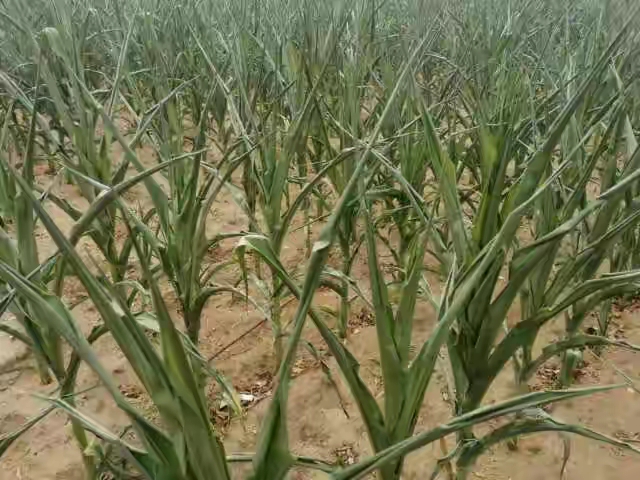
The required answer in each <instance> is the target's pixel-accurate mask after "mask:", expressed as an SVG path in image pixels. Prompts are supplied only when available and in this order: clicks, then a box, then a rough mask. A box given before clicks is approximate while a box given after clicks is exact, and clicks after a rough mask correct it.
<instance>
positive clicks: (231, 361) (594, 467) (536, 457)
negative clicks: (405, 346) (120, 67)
mask: <svg viewBox="0 0 640 480" xmlns="http://www.w3.org/2000/svg"><path fill="white" fill-rule="evenodd" d="M147 153H148V152H147ZM39 178H40V179H41V181H42V182H44V183H46V182H48V181H50V177H46V176H45V175H44V173H41V175H40V176H39ZM56 189H57V191H58V193H60V194H61V195H62V196H64V197H65V198H67V199H68V200H70V201H72V202H74V203H75V204H77V205H78V206H79V207H83V206H84V205H83V202H82V200H81V198H80V197H79V194H78V192H77V191H76V189H75V187H73V186H70V185H59V186H58V187H56ZM142 195H143V191H142V190H141V189H138V190H135V191H134V192H132V193H130V194H127V200H128V201H130V202H135V201H141V202H144V197H143V196H142ZM49 209H50V212H51V213H52V214H53V215H54V217H55V218H56V220H58V221H60V222H61V224H62V225H63V226H64V228H65V229H68V228H70V226H71V224H72V222H71V221H70V220H69V219H68V217H67V216H66V215H65V214H64V213H63V212H61V211H60V210H58V209H56V208H55V207H53V206H50V207H49ZM214 209H215V210H214V212H213V214H212V216H211V232H215V231H232V230H239V229H240V228H243V227H244V226H245V221H244V219H243V216H242V214H241V213H240V211H239V210H238V208H237V207H236V206H235V205H234V204H233V202H232V200H231V197H230V196H228V195H223V196H222V197H221V198H220V200H219V201H218V202H217V203H216V205H215V207H214ZM299 223H301V222H299ZM38 243H39V246H40V253H41V256H42V257H43V258H44V257H45V256H46V255H48V254H50V253H52V252H53V246H52V244H51V242H50V240H49V238H48V236H47V235H46V233H45V232H41V233H40V234H39V235H38ZM93 248H94V247H93V246H92V245H91V244H90V243H89V242H86V241H85V242H83V243H82V244H81V245H80V247H79V251H81V252H84V253H85V254H87V253H90V252H91V251H92V249H93ZM232 248H233V243H230V244H225V245H224V246H223V247H222V248H221V250H220V251H219V252H216V255H220V256H221V258H222V257H224V256H227V255H229V254H230V252H231V249H232ZM284 256H285V259H286V263H287V264H288V265H289V266H296V265H304V258H305V252H304V232H303V230H298V231H296V232H294V233H293V234H292V235H290V236H289V237H288V243H287V245H286V247H285V252H284ZM383 261H384V260H383ZM355 276H356V277H359V278H360V279H361V280H366V278H365V277H366V266H365V265H364V262H363V261H362V260H360V262H359V263H358V264H357V265H356V267H355ZM365 284H366V282H365ZM166 292H167V299H168V301H169V303H170V304H171V305H172V306H173V307H174V308H176V309H177V306H176V303H175V299H173V300H172V294H171V292H170V289H169V288H166ZM82 295H83V291H82V288H81V286H80V285H79V284H78V282H77V281H73V280H70V281H69V282H68V283H67V285H66V288H65V300H66V301H67V302H68V303H70V304H72V303H75V301H77V300H78V299H79V298H81V297H82ZM316 303H317V304H319V305H325V306H330V307H333V308H337V306H338V300H337V298H336V297H335V296H334V295H333V294H331V293H329V292H319V293H318V294H317V297H316ZM293 308H294V305H290V306H289V307H287V308H286V309H285V318H290V317H291V315H292V314H293ZM365 313H366V312H365ZM74 314H75V316H76V318H77V319H78V320H79V322H80V323H81V325H82V326H83V328H85V329H86V331H89V329H90V328H91V327H92V326H93V325H95V324H97V323H98V322H99V318H98V316H97V313H96V311H95V309H94V308H93V307H92V305H91V304H90V303H89V302H84V303H81V304H80V305H78V306H77V307H76V308H75V309H74ZM359 314H360V306H358V305H356V306H355V307H354V309H353V311H352V319H351V320H352V322H353V325H354V326H353V328H352V331H351V336H350V339H349V348H350V349H351V350H352V352H353V353H354V354H355V356H356V357H357V358H358V360H359V361H360V363H361V370H362V373H363V377H364V379H365V381H366V382H367V384H369V385H373V386H374V387H373V389H374V391H375V393H376V395H377V396H378V398H379V399H380V400H382V398H381V391H382V385H381V383H382V382H381V378H380V375H379V371H378V370H379V369H378V360H377V353H376V351H377V341H376V336H375V329H374V327H373V326H371V325H367V324H366V323H367V322H362V315H359ZM365 316H366V315H365ZM176 317H177V315H176ZM260 320H261V316H260V314H259V313H258V312H256V311H255V310H253V309H252V308H249V307H248V306H246V305H245V304H244V303H243V302H232V300H231V299H230V298H229V297H214V298H213V299H212V300H211V301H210V302H209V303H208V305H207V307H206V309H205V311H204V314H203V331H202V337H201V338H202V340H201V342H202V343H201V350H202V352H203V354H204V355H205V356H210V355H213V354H214V353H216V352H219V350H220V348H222V347H223V346H225V345H227V344H228V343H229V342H231V341H233V340H234V339H235V338H237V337H238V335H239V334H240V333H241V332H243V331H246V330H248V329H250V328H252V327H254V326H255V325H256V324H257V323H258V322H259V321H260ZM639 321H640V313H636V312H635V311H633V310H628V311H624V312H622V313H621V315H620V316H619V318H617V319H616V327H615V328H616V333H617V334H618V335H619V336H621V337H622V338H624V339H626V340H628V341H629V342H631V343H636V344H640V326H639ZM433 323H434V312H433V311H432V309H431V308H430V307H428V306H427V305H419V306H418V311H417V315H416V327H415V329H416V332H415V341H416V343H417V342H419V341H420V340H421V339H424V338H426V336H427V335H428V333H429V331H430V330H431V328H432V327H433ZM560 334H561V331H560V330H553V329H549V330H548V331H545V332H544V336H545V337H546V338H549V339H550V338H552V337H554V336H558V335H560ZM306 335H307V337H308V338H309V339H310V340H312V341H314V342H316V343H317V345H318V346H319V347H321V346H322V345H321V342H318V341H317V334H315V332H314V331H313V330H312V329H311V328H309V329H308V331H307V332H306ZM95 348H96V350H97V351H98V354H99V356H100V358H101V360H102V361H103V363H104V364H105V366H106V367H107V368H108V369H109V370H110V371H111V372H112V373H113V375H114V376H115V377H116V378H117V380H118V381H119V382H120V385H121V389H122V391H123V392H125V394H126V395H127V396H128V397H129V398H130V399H131V401H132V402H133V403H135V404H136V405H138V406H139V407H140V408H141V409H147V410H148V413H149V414H150V415H153V411H152V409H151V408H150V406H149V404H148V402H147V401H146V400H145V398H144V395H143V394H142V391H141V389H140V388H139V387H138V385H137V382H136V379H135V378H134V376H133V375H132V374H131V372H130V371H129V370H128V368H127V363H126V360H125V359H124V357H123V356H122V354H121V353H120V352H119V350H118V349H117V347H116V346H115V344H114V342H113V341H112V340H111V339H110V338H108V337H103V338H102V339H101V340H99V341H98V342H97V343H96V344H95ZM587 360H588V366H587V367H586V368H585V369H584V370H583V374H582V375H581V376H580V377H579V379H578V383H579V384H583V385H587V384H592V383H601V384H605V383H617V382H621V381H622V378H621V376H620V375H619V374H618V373H616V369H621V370H622V371H624V372H626V373H627V374H628V375H630V376H631V377H634V376H635V375H636V372H637V370H636V369H640V357H638V355H635V354H633V353H630V352H627V351H613V350H612V351H608V352H606V353H605V355H604V357H603V358H602V359H597V358H595V357H593V356H591V357H589V356H588V357H587ZM328 364H329V366H331V367H332V369H333V371H334V373H335V368H334V366H333V364H332V361H331V360H328ZM216 366H217V367H218V368H219V369H220V370H221V371H222V372H224V374H225V375H226V376H227V377H228V378H229V379H230V380H231V381H232V382H233V384H234V385H235V387H236V388H237V390H238V391H240V392H248V393H252V394H253V395H255V396H256V398H258V399H259V400H258V401H255V402H253V403H252V404H251V405H250V406H249V408H248V409H247V411H246V414H245V416H244V417H243V418H239V419H234V420H232V421H231V422H230V423H228V424H226V425H225V424H224V422H222V421H221V420H220V418H218V421H220V423H221V429H222V430H223V432H224V441H225V445H226V447H227V451H228V452H229V453H240V452H251V451H252V449H253V448H254V445H255V441H256V435H257V431H258V430H259V427H260V422H261V419H262V417H263V415H264V413H265V411H266V408H267V406H268V398H269V395H270V391H271V390H270V389H271V372H272V369H273V358H272V340H271V333H270V328H269V326H268V325H267V324H263V325H262V326H260V327H258V328H256V329H255V330H254V331H253V332H252V333H251V334H249V335H247V336H246V337H245V338H244V339H242V341H240V342H237V343H235V344H234V345H233V346H231V347H230V348H228V349H227V350H226V351H224V352H223V353H222V354H220V355H219V356H218V357H217V359H216ZM295 374H296V379H295V380H294V381H293V383H292V388H291V394H290V401H289V417H288V418H289V426H290V440H291V445H292V447H293V449H294V451H295V453H297V454H300V455H308V456H313V457H317V458H321V459H325V460H327V461H338V460H340V461H343V462H345V463H350V462H353V461H355V460H357V459H358V458H363V457H365V456H367V455H369V454H370V453H371V451H370V449H369V446H368V440H367V437H366V432H365V429H364V426H363V425H362V422H361V421H360V419H359V417H358V413H357V410H356V408H355V406H354V405H353V403H352V402H351V401H350V399H349V394H348V392H347V390H346V389H345V387H344V385H343V384H341V383H340V380H339V377H338V375H337V373H336V374H335V375H334V376H335V378H337V379H338V380H337V381H338V383H339V387H338V390H336V389H335V388H334V387H333V386H332V385H331V384H330V383H329V382H328V381H327V379H326V377H325V375H324V374H323V373H322V371H321V369H320V366H319V365H318V363H317V362H316V361H315V360H313V359H312V358H311V357H310V356H309V355H306V354H301V355H300V360H299V361H298V363H297V364H296V369H295ZM543 374H544V375H541V376H539V377H538V378H537V379H536V382H538V383H541V384H542V383H545V382H547V381H548V380H549V378H547V377H549V376H553V375H554V374H555V371H554V364H551V365H549V366H548V368H546V369H545V370H544V372H543ZM52 389H53V387H51V386H41V385H39V382H38V376H37V374H36V372H35V370H34V365H33V360H32V359H31V358H30V357H29V356H28V352H26V351H25V349H24V347H23V346H22V345H21V344H20V343H19V342H17V341H14V340H11V339H10V338H8V337H6V336H2V334H0V433H7V432H10V431H12V430H14V429H16V428H17V427H19V426H20V425H21V424H22V423H24V422H25V421H26V420H27V419H28V418H29V417H31V416H33V415H34V414H36V413H37V412H39V411H40V410H41V409H42V408H43V407H44V406H45V405H46V403H45V402H44V401H43V400H42V399H41V398H38V397H42V396H45V397H46V396H47V395H49V394H52V393H53V390H52ZM82 390H86V392H85V393H83V394H81V395H80V397H79V406H80V408H81V409H82V410H84V411H86V412H90V413H91V414H92V415H94V416H95V417H96V418H98V419H99V420H100V421H101V422H103V424H104V425H105V426H107V427H109V428H111V429H112V430H113V431H118V429H119V428H121V427H122V426H123V425H124V424H126V422H125V419H124V418H123V415H122V413H121V412H120V411H119V410H118V409H116V408H115V407H114V405H113V403H112V402H111V400H110V399H109V397H108V395H107V394H106V393H105V392H104V391H103V390H102V388H101V387H100V385H99V383H98V381H97V379H96V377H95V375H93V373H92V372H90V371H89V370H88V369H87V368H86V367H83V368H82V371H81V374H80V376H79V386H78V391H82ZM444 390H445V383H444V379H443V378H442V376H441V375H440V374H438V375H437V376H436V379H435V381H434V382H432V385H431V387H430V389H429V391H428V393H427V396H426V399H425V406H424V408H423V410H422V413H421V416H420V419H419V422H418V428H417V430H418V431H423V430H426V429H429V428H431V427H433V426H435V425H438V424H439V423H441V422H443V421H445V420H446V419H447V418H449V415H450V413H449V412H450V407H449V405H448V404H447V402H445V401H444V399H443V393H442V392H443V391H444ZM512 392H513V387H512V383H511V378H510V372H507V373H506V374H505V376H504V378H499V379H498V380H497V381H496V383H495V388H493V389H492V391H491V398H489V399H488V401H495V400H497V399H500V398H504V397H506V396H508V395H510V394H512ZM553 413H554V415H555V416H556V417H558V418H560V419H562V420H565V421H569V422H582V423H584V424H586V425H589V426H591V427H593V428H595V429H597V430H599V431H601V432H603V433H606V434H608V435H612V436H614V437H617V438H620V439H625V440H638V441H640V397H638V396H637V395H636V394H635V393H633V391H630V390H628V389H624V388H623V389H619V390H616V391H613V392H611V393H607V394H602V395H597V396H593V397H589V398H585V399H581V400H579V401H574V402H571V403H564V404H561V405H557V406H556V407H555V408H554V410H553ZM448 448H452V444H451V443H449V446H448ZM440 456H442V451H441V447H440V445H434V446H432V447H427V448H424V449H422V450H420V451H418V452H416V453H415V454H413V455H411V456H410V457H409V459H408V461H407V465H406V471H405V475H404V478H406V479H423V478H429V475H430V474H431V471H432V470H433V468H434V466H435V464H436V460H437V459H438V458H439V457H440ZM562 458H563V442H562V439H561V438H560V437H559V436H558V435H555V434H541V435H537V436H532V437H527V438H524V439H522V440H521V442H520V443H519V447H518V449H517V450H510V449H508V448H507V446H506V445H500V446H497V447H494V448H493V449H492V450H491V451H490V452H489V453H488V454H487V455H485V456H483V457H482V458H481V460H480V462H479V464H478V466H477V469H476V471H475V472H474V473H473V475H472V478H477V479H514V480H515V479H521V480H534V479H548V478H560V469H561V464H562ZM241 470H242V468H238V469H237V472H238V478H240V476H239V474H240V473H241ZM638 471H640V455H639V456H634V455H633V454H630V453H626V452H622V451H619V450H618V449H615V448H611V447H609V446H605V445H602V444H598V443H595V442H593V441H589V440H585V439H582V438H577V437H572V439H571V457H570V459H569V462H568V468H567V472H566V476H565V478H566V479H571V480H577V479H589V480H598V479H605V478H616V479H620V480H625V479H628V480H631V479H635V478H637V472H638ZM82 478H83V471H82V464H81V460H80V454H79V451H78V448H77V446H76V445H75V444H74V441H73V439H72V437H71V434H70V427H69V424H68V422H67V419H66V417H65V416H64V415H63V414H61V413H59V412H57V413H54V414H52V415H50V416H49V417H48V418H47V419H45V420H44V421H42V422H41V423H39V424H38V425H37V426H36V427H34V428H33V429H32V430H31V431H29V432H28V433H27V434H25V435H24V436H23V437H21V438H20V440H18V441H17V442H16V443H15V444H14V445H13V446H12V447H11V448H10V450H9V451H8V452H7V453H6V454H5V455H4V457H3V458H2V461H1V462H0V480H14V479H18V480H36V479H37V480H49V479H60V480H62V479H65V480H75V479H82ZM292 478H296V479H305V478H324V477H322V476H320V475H319V474H318V476H316V477H313V476H311V475H310V474H309V473H308V472H304V473H303V472H294V473H293V474H292ZM439 478H445V476H444V474H442V475H441V476H440V477H439Z"/></svg>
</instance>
